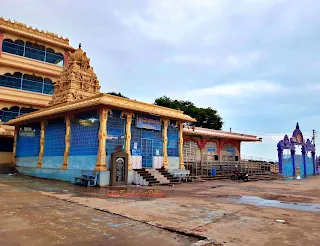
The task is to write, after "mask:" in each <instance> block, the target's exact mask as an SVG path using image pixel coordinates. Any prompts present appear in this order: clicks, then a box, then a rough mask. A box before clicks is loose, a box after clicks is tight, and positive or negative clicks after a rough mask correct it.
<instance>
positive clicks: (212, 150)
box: [208, 148, 216, 153]
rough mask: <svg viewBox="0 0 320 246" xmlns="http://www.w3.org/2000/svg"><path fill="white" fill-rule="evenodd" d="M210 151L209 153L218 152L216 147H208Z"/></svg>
mask: <svg viewBox="0 0 320 246" xmlns="http://www.w3.org/2000/svg"><path fill="white" fill-rule="evenodd" d="M208 152H209V153H214V152H216V148H208Z"/></svg>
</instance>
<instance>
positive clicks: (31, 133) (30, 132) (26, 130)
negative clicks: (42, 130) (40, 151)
mask: <svg viewBox="0 0 320 246" xmlns="http://www.w3.org/2000/svg"><path fill="white" fill-rule="evenodd" d="M19 136H23V137H35V136H36V130H35V129H32V128H31V127H23V128H20V130H19Z"/></svg>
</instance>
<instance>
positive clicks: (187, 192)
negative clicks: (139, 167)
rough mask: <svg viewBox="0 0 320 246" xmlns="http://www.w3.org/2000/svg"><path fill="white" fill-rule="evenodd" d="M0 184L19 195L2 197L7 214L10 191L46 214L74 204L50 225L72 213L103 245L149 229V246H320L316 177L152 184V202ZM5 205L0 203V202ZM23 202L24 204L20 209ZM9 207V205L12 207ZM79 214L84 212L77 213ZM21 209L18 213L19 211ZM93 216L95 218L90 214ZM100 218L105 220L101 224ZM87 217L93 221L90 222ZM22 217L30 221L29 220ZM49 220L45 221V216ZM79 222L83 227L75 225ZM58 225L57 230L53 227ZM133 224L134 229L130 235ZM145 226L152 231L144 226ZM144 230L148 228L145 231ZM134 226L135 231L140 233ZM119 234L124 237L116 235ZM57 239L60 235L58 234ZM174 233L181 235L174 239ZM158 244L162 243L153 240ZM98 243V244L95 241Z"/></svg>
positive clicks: (31, 181) (66, 187) (33, 182)
mask: <svg viewBox="0 0 320 246" xmlns="http://www.w3.org/2000/svg"><path fill="white" fill-rule="evenodd" d="M0 185H2V186H3V185H5V186H10V187H12V188H11V191H10V192H9V193H10V194H11V195H12V196H13V197H16V198H13V199H6V203H7V211H10V212H11V210H10V209H12V208H15V207H14V206H13V205H15V206H18V205H20V204H19V199H18V196H14V193H17V194H20V193H23V192H25V191H27V193H28V194H29V196H30V194H36V195H35V197H34V198H32V200H33V201H34V202H35V203H36V204H37V206H36V207H37V208H38V209H39V210H41V209H45V208H46V207H48V208H47V210H46V211H47V213H48V211H51V210H52V209H54V210H52V211H56V209H57V208H56V207H55V205H54V204H55V202H57V203H59V204H60V203H61V204H64V205H63V206H66V207H68V206H72V209H70V212H67V215H64V213H65V212H64V211H63V210H62V211H60V212H58V211H56V212H54V215H52V216H53V218H55V220H53V221H58V222H59V223H61V221H59V220H61V219H63V217H64V216H67V217H68V216H69V215H70V217H68V219H67V220H68V221H70V220H72V221H77V223H71V225H72V226H77V227H83V228H85V229H86V230H91V231H92V234H95V235H99V236H102V235H103V233H107V235H110V237H108V236H103V237H102V238H103V239H104V240H109V241H108V242H111V241H110V240H114V238H113V237H115V238H119V237H121V236H122V235H123V234H122V233H124V230H127V231H126V232H127V234H128V235H127V236H126V239H124V240H130V239H129V238H130V237H129V235H130V236H133V237H134V239H132V240H131V241H132V242H133V243H134V242H135V241H134V240H138V239H139V238H144V236H143V233H142V232H140V231H149V230H150V236H151V239H150V238H147V239H145V240H148V241H146V245H149V243H151V245H157V244H156V243H158V242H159V243H160V244H159V245H188V244H189V245H190V244H191V243H192V242H194V241H196V240H195V239H194V238H192V237H186V236H180V237H179V239H177V238H178V237H177V236H173V237H172V236H171V235H172V234H170V233H169V232H168V231H166V230H161V229H158V228H157V227H161V228H166V229H167V230H170V231H179V232H182V233H187V234H188V235H198V236H202V237H207V238H211V239H214V240H216V241H217V242H219V243H221V244H222V245H237V246H238V245H266V246H268V245H270V246H274V245H319V241H320V237H319V233H318V228H320V221H319V220H317V219H315V218H317V217H318V216H319V212H318V207H319V204H320V193H319V188H318V187H319V185H320V177H311V178H307V179H304V180H293V181H280V180H276V181H259V182H248V183H243V182H237V181H236V182H233V181H231V180H226V181H207V182H203V183H185V184H181V185H176V186H174V187H169V186H155V187H152V189H153V190H157V191H158V192H160V193H162V194H163V196H155V197H146V196H143V197H141V196H119V197H110V196H108V195H107V194H108V191H110V190H109V189H107V188H87V187H79V186H74V185H72V184H69V183H66V182H59V181H52V180H43V179H36V178H30V177H19V176H12V177H4V176H2V177H1V176H0ZM2 186H0V187H2ZM7 188H8V187H7ZM113 189H114V190H116V191H117V192H120V191H121V190H122V191H124V193H130V194H131V193H132V192H135V194H136V193H138V192H141V191H142V192H143V191H147V190H149V189H150V187H136V186H129V187H118V188H113ZM39 194H42V195H44V196H41V195H39ZM40 197H42V198H40ZM43 197H46V198H47V199H50V202H51V203H52V204H53V205H52V206H49V205H50V204H51V203H50V204H47V203H45V204H46V206H44V205H41V204H42V203H41V202H40V203H39V202H38V200H41V199H44V198H43ZM2 199H3V197H2V198H1V199H0V202H2ZM14 199H17V200H14ZM24 199H25V198H24ZM24 199H22V206H23V203H24ZM48 201H49V200H48ZM10 202H12V203H13V204H12V205H11V204H10ZM25 202H27V201H25ZM20 203H21V202H20ZM38 203H39V204H38ZM42 206H43V207H42ZM73 206H75V207H73ZM82 209H85V210H84V211H83V212H78V211H82ZM97 210H101V211H105V212H101V211H97ZM20 211H22V210H21V209H20ZM65 211H68V210H67V209H66V210H65ZM94 213H98V214H97V215H94V216H93V214H94ZM101 213H102V214H104V215H105V216H107V217H108V218H105V219H103V215H101ZM42 214H43V213H42ZM88 214H90V216H91V217H88ZM99 215H100V216H99ZM116 215H120V216H116ZM19 216H22V214H20V215H19ZM24 216H26V215H24ZM46 216H47V215H42V216H41V213H39V214H37V218H38V219H39V220H40V219H42V217H44V218H46ZM50 216H51V215H50ZM77 216H78V217H80V220H76V219H75V218H74V217H77ZM113 216H116V217H113ZM128 218H129V219H128ZM27 219H29V220H31V218H27ZM47 220H50V219H49V218H47ZM51 220H52V218H51ZM98 220H101V221H98ZM277 220H280V221H282V220H283V221H285V223H278V222H277ZM13 221H15V220H13ZM79 221H80V223H82V224H79ZM58 222H57V224H55V225H58V224H59V223H58ZM141 222H143V223H141ZM83 223H85V225H83ZM92 223H93V224H95V223H96V224H98V227H94V226H93V224H92ZM100 223H101V224H100ZM131 223H138V224H137V225H136V226H133V227H134V229H132V227H130V225H131ZM102 225H103V226H102ZM149 225H154V226H151V227H148V226H149ZM63 226H64V227H66V228H68V226H70V223H69V224H68V226H67V225H63ZM86 226H87V227H86ZM88 226H89V227H88ZM144 226H147V227H146V228H144ZM53 228H55V227H53ZM97 228H98V229H97ZM136 228H139V230H138V232H137V231H136ZM51 229H52V228H50V229H48V230H47V233H48V235H50V233H49V231H50V230H51ZM97 230H100V231H97ZM118 230H119V231H120V232H121V233H120V232H119V234H117V233H116V232H117V231H118ZM152 230H160V231H161V233H169V234H168V235H169V236H168V237H167V236H165V235H164V234H161V235H164V237H165V238H167V239H166V240H169V241H161V240H165V239H164V238H163V237H162V236H159V235H158V234H157V232H156V231H155V232H154V233H153V232H152ZM106 231H109V232H111V233H108V232H106ZM62 232H63V230H62ZM0 233H1V230H0ZM141 233H142V234H141ZM80 234H81V236H84V235H85V233H80ZM82 234H84V235H82ZM54 235H60V234H59V232H55V234H54ZM90 235H91V233H90ZM152 235H153V236H152ZM157 235H158V236H159V237H157ZM173 235H179V234H175V233H173ZM51 236H52V235H51ZM0 238H1V234H0ZM44 238H45V236H44ZM158 238H160V239H159V240H158ZM43 240H44V239H43ZM82 240H84V238H81V240H78V241H77V243H78V242H82ZM88 240H89V241H90V240H91V239H88ZM95 240H96V241H97V242H100V241H99V240H98V236H97V238H96V239H95ZM197 240H198V239H197ZM89 241H86V242H89ZM131 241H130V243H131ZM191 241H192V242H191ZM114 242H116V240H115V241H114ZM123 242H124V244H123V243H122V244H121V245H135V244H126V243H127V242H128V241H123ZM68 243H70V242H68ZM71 243H72V242H71ZM0 245H1V241H0ZM38 245H41V244H38ZM108 245H109V244H108ZM111 245H112V244H111ZM119 245H120V244H119Z"/></svg>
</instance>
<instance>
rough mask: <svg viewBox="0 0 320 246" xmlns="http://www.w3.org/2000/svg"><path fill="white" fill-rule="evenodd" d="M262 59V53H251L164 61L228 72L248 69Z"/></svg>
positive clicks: (177, 57)
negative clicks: (212, 67)
mask: <svg viewBox="0 0 320 246" xmlns="http://www.w3.org/2000/svg"><path fill="white" fill-rule="evenodd" d="M260 58H262V52H258V51H253V52H248V53H244V54H233V55H227V56H225V57H219V56H216V57H213V56H201V55H176V56H173V57H171V58H168V59H166V60H165V61H166V62H172V63H182V64H194V65H210V66H215V67H216V68H218V69H223V70H230V69H240V68H244V67H248V66H251V65H253V64H254V63H256V62H258V61H259V60H260Z"/></svg>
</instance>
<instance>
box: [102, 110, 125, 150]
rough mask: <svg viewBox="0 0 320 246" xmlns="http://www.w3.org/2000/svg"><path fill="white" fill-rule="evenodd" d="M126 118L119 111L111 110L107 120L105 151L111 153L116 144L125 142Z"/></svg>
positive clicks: (120, 144) (122, 144)
mask: <svg viewBox="0 0 320 246" xmlns="http://www.w3.org/2000/svg"><path fill="white" fill-rule="evenodd" d="M125 127H126V119H125V118H122V117H121V112H119V111H112V115H111V116H109V117H108V121H107V140H106V153H107V155H111V154H112V153H113V152H115V150H116V148H117V147H118V146H123V147H124V144H125Z"/></svg>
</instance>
